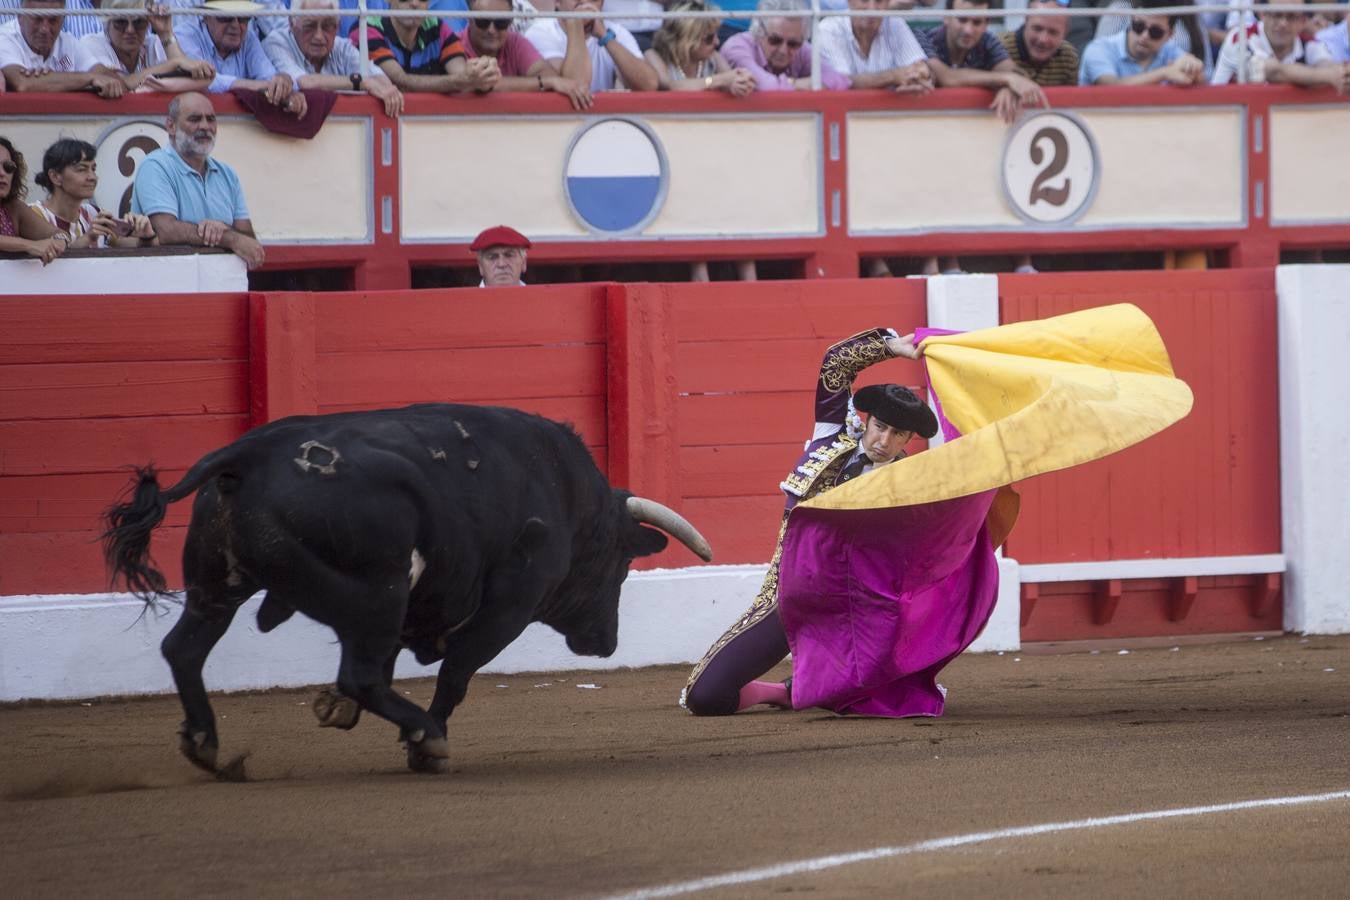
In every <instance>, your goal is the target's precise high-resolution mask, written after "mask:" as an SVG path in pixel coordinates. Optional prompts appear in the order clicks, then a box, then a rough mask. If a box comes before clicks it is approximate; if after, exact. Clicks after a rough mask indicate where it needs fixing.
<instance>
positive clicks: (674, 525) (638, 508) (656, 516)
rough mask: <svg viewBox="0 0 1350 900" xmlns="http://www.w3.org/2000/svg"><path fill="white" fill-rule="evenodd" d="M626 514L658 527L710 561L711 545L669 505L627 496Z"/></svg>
mask: <svg viewBox="0 0 1350 900" xmlns="http://www.w3.org/2000/svg"><path fill="white" fill-rule="evenodd" d="M628 514H629V515H630V516H632V517H633V518H634V519H636V520H637V521H639V522H645V523H647V524H648V525H655V526H656V527H657V528H660V529H661V530H662V531H664V532H665V533H666V534H668V535H670V536H671V537H673V538H675V539H676V540H677V541H679V542H680V543H681V544H684V545H685V546H686V547H688V548H689V549H690V550H692V551H693V552H694V553H695V554H697V555H698V557H699V558H700V559H702V560H703V561H704V562H712V555H713V554H712V547H710V546H708V541H707V540H706V539H705V538H704V537H703V535H701V534H699V533H698V529H697V528H695V527H694V526H693V525H690V524H689V520H687V519H686V518H685V517H684V516H682V515H680V514H679V513H677V512H676V511H675V510H673V509H671V508H670V507H669V506H662V505H661V504H660V503H657V502H656V501H655V500H648V499H647V498H646V497H629V498H628Z"/></svg>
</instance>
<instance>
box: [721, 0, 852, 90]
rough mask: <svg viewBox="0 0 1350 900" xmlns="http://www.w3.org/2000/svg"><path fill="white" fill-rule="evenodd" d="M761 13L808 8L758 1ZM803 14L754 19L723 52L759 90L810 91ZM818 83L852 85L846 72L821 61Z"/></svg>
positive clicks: (795, 1) (790, 0) (793, 0)
mask: <svg viewBox="0 0 1350 900" xmlns="http://www.w3.org/2000/svg"><path fill="white" fill-rule="evenodd" d="M756 8H757V9H759V10H760V11H762V12H797V11H804V10H806V9H808V7H807V6H806V5H805V4H804V3H803V2H802V0H759V6H758V7H756ZM808 21H809V19H808V18H806V17H801V16H786V17H784V18H781V19H755V20H754V24H753V25H751V26H750V30H749V31H745V32H742V33H741V34H738V35H736V36H735V37H732V38H728V39H727V40H726V42H725V43H724V44H722V55H723V56H724V57H726V60H727V62H728V63H730V64H731V66H732V68H736V69H749V70H750V73H751V74H752V75H754V76H755V85H756V86H757V87H758V89H759V90H761V91H809V90H811V44H810V43H809V42H808V41H807V40H806V26H807V22H808ZM820 85H821V87H823V88H825V89H826V90H828V91H846V90H848V89H849V87H851V86H852V80H851V79H850V78H849V77H848V76H847V75H841V74H839V73H838V72H836V71H835V70H834V69H832V68H830V67H829V66H828V65H827V64H826V63H825V62H824V60H822V61H821V63H820Z"/></svg>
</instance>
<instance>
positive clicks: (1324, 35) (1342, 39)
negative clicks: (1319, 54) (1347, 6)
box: [1317, 14, 1350, 63]
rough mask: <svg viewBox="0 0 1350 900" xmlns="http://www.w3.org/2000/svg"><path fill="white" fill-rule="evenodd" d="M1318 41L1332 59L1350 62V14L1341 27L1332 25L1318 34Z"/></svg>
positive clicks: (1341, 23) (1342, 20)
mask: <svg viewBox="0 0 1350 900" xmlns="http://www.w3.org/2000/svg"><path fill="white" fill-rule="evenodd" d="M1317 41H1318V43H1320V44H1321V45H1322V46H1323V47H1326V48H1327V52H1329V53H1330V54H1331V58H1332V59H1334V60H1336V61H1337V62H1343V63H1345V62H1350V14H1347V15H1346V16H1345V18H1343V19H1341V22H1340V24H1339V25H1332V26H1330V27H1329V28H1323V29H1322V30H1321V31H1319V32H1317Z"/></svg>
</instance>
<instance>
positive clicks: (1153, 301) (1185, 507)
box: [999, 269, 1281, 640]
mask: <svg viewBox="0 0 1350 900" xmlns="http://www.w3.org/2000/svg"><path fill="white" fill-rule="evenodd" d="M999 290H1000V295H1001V296H1000V301H1001V307H1002V309H1001V318H1002V321H1004V322H1017V321H1024V320H1027V319H1039V318H1044V317H1046V316H1053V315H1059V314H1062V313H1066V312H1070V311H1073V310H1078V309H1086V308H1088V307H1092V306H1100V305H1103V304H1106V303H1112V302H1120V301H1128V302H1130V303H1134V304H1136V305H1137V306H1139V307H1140V308H1141V309H1143V311H1144V312H1145V313H1147V314H1148V315H1149V317H1150V318H1151V319H1153V321H1154V323H1155V324H1156V325H1157V326H1158V330H1159V332H1160V333H1161V335H1162V338H1163V341H1164V342H1165V343H1166V344H1167V348H1168V351H1169V353H1170V354H1171V356H1172V366H1173V369H1174V370H1175V372H1176V374H1177V376H1178V377H1180V378H1182V379H1183V380H1185V381H1186V382H1187V383H1188V384H1189V385H1190V386H1191V389H1192V391H1193V392H1194V393H1195V407H1194V409H1193V411H1192V413H1191V415H1190V416H1189V417H1188V418H1186V419H1184V420H1182V421H1181V422H1179V423H1178V424H1177V425H1175V426H1173V427H1172V428H1169V429H1168V430H1167V431H1165V432H1163V433H1162V434H1160V435H1158V436H1156V437H1154V438H1151V439H1149V440H1147V441H1145V442H1143V443H1142V444H1138V445H1136V446H1134V447H1131V448H1129V449H1127V450H1124V451H1122V452H1120V453H1117V454H1114V455H1113V456H1110V457H1108V458H1106V459H1103V460H1098V461H1097V462H1094V463H1090V464H1088V465H1085V466H1080V467H1077V468H1074V469H1071V470H1068V471H1064V472H1055V473H1052V474H1050V475H1044V476H1041V477H1039V478H1035V479H1032V480H1030V481H1028V482H1025V483H1023V484H1021V485H1018V491H1019V492H1020V493H1021V494H1022V515H1021V518H1020V520H1019V521H1018V524H1017V530H1016V531H1015V532H1013V535H1012V537H1011V539H1010V540H1009V541H1008V555H1010V556H1012V557H1013V558H1015V559H1017V560H1018V561H1019V562H1022V563H1041V562H1078V561H1088V560H1112V559H1145V558H1165V557H1196V556H1231V555H1248V554H1266V553H1279V552H1280V549H1281V543H1280V445H1279V396H1278V388H1279V384H1278V378H1277V375H1276V369H1275V360H1276V359H1277V352H1276V328H1275V277H1274V273H1273V272H1272V271H1270V270H1265V269H1260V270H1254V269H1251V270H1229V271H1210V272H1171V273H1169V272H1139V273H1131V274H1130V275H1129V276H1128V278H1121V277H1116V278H1109V277H1107V278H1104V277H1101V276H1099V275H1078V274H1065V275H1039V276H1027V275H1023V276H1005V277H1001V278H1000V279H999ZM1257 581H1258V580H1257V579H1255V578H1251V577H1247V578H1240V577H1227V578H1207V579H1201V581H1200V583H1199V584H1198V585H1196V587H1197V588H1198V593H1199V598H1198V600H1197V601H1196V603H1195V605H1194V606H1192V607H1190V609H1189V611H1188V613H1187V614H1186V616H1185V618H1184V619H1181V620H1174V618H1173V616H1174V608H1173V600H1172V592H1173V588H1174V587H1175V585H1173V584H1171V583H1170V582H1169V581H1166V580H1158V579H1154V580H1141V581H1137V582H1127V583H1125V584H1124V585H1122V589H1123V592H1124V595H1125V597H1126V598H1127V600H1128V601H1129V602H1128V607H1129V608H1128V609H1127V612H1128V613H1129V614H1128V615H1125V614H1120V615H1117V616H1116V617H1115V619H1114V620H1113V621H1111V622H1095V621H1094V615H1095V613H1094V608H1093V607H1094V602H1095V600H1094V595H1095V593H1096V592H1097V590H1098V589H1099V588H1100V587H1101V586H1100V585H1092V584H1088V583H1084V582H1069V583H1061V584H1055V585H1043V586H1041V587H1040V588H1039V598H1038V601H1037V602H1036V604H1035V612H1034V614H1031V615H1029V616H1028V615H1024V619H1026V621H1025V622H1024V627H1023V637H1024V638H1025V639H1027V640H1052V639H1063V638H1065V637H1067V636H1073V635H1081V634H1082V633H1083V631H1084V630H1085V629H1088V630H1091V631H1092V632H1093V633H1094V634H1100V635H1101V636H1102V637H1110V636H1122V635H1129V634H1160V633H1185V632H1191V631H1201V632H1203V631H1214V630H1233V631H1236V630H1265V629H1279V627H1280V621H1281V610H1280V606H1279V604H1278V603H1270V602H1266V603H1263V604H1262V605H1261V606H1260V607H1259V609H1256V613H1257V614H1255V615H1253V614H1252V612H1253V609H1254V608H1255V607H1254V604H1255V597H1256V596H1257V595H1258V594H1259V593H1261V592H1262V591H1263V590H1264V588H1263V585H1258V583H1257ZM1024 599H1025V598H1024ZM1025 612H1026V610H1025V604H1024V613H1025ZM1220 620H1221V621H1222V622H1223V623H1224V624H1223V625H1222V626H1221V627H1216V623H1218V622H1219V621H1220Z"/></svg>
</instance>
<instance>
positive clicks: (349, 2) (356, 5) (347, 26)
mask: <svg viewBox="0 0 1350 900" xmlns="http://www.w3.org/2000/svg"><path fill="white" fill-rule="evenodd" d="M514 2H515V4H516V8H517V9H520V8H521V7H522V6H528V7H529V8H530V10H533V9H534V7H533V6H531V5H530V3H529V0H514ZM338 8H339V9H341V10H342V13H343V15H342V21H341V22H339V23H338V34H351V33H352V29H353V28H355V27H356V23H357V21H358V19H357V18H356V13H357V12H359V11H360V8H361V4H360V0H338ZM388 8H389V4H388V3H386V2H385V0H366V15H367V16H369V15H373V14H375V13H378V12H379V11H380V10H382V9H388ZM468 8H469V6H468V4H467V3H466V2H465V0H431V5H430V6H429V7H428V9H429V10H430V11H431V12H456V11H461V10H465V9H468ZM550 8H552V7H550ZM445 21H446V22H447V23H448V24H449V25H450V30H451V31H454V32H460V31H463V30H464V28H465V27H466V26H467V25H468V24H469V23H468V21H467V20H465V19H446V20H445Z"/></svg>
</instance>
